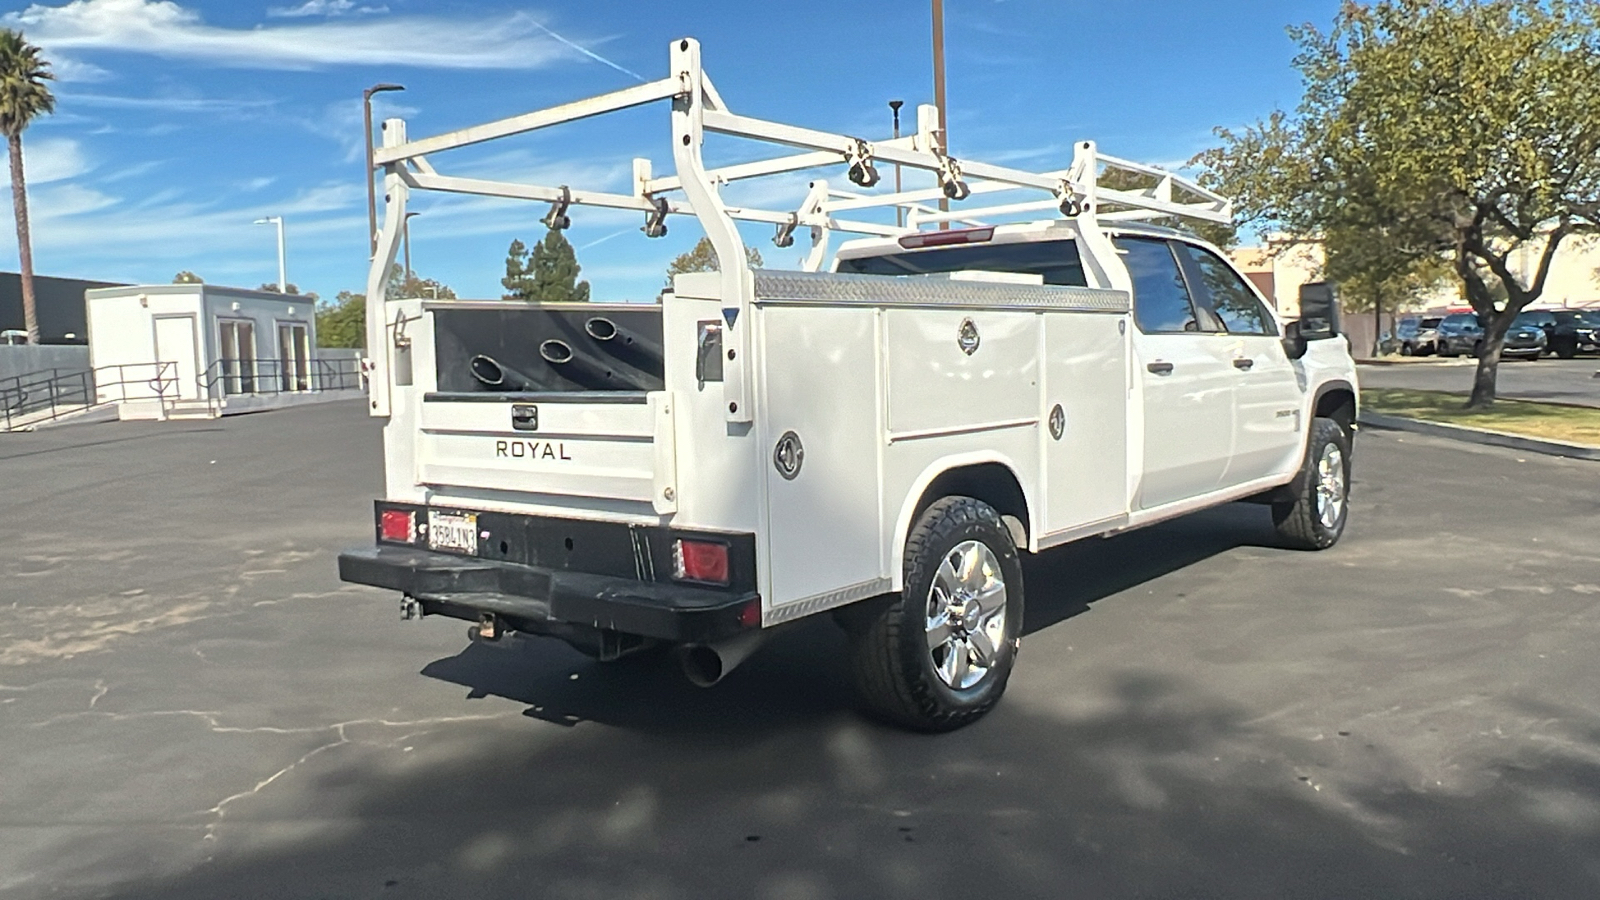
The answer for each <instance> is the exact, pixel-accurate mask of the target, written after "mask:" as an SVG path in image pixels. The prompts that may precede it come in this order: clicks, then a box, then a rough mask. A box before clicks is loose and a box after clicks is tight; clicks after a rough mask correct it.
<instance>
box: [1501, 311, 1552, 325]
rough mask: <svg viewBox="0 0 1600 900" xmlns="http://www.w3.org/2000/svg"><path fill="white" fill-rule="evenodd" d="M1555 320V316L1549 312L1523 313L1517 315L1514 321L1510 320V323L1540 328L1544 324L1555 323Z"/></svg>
mask: <svg viewBox="0 0 1600 900" xmlns="http://www.w3.org/2000/svg"><path fill="white" fill-rule="evenodd" d="M1555 321H1556V317H1555V316H1552V315H1550V314H1549V313H1523V314H1522V315H1520V316H1517V318H1516V321H1514V322H1512V323H1511V324H1513V325H1519V326H1522V327H1524V328H1526V327H1530V326H1531V327H1535V328H1542V327H1544V326H1545V325H1553V324H1555Z"/></svg>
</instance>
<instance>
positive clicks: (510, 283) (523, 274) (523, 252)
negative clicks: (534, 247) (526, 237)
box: [500, 238, 534, 300]
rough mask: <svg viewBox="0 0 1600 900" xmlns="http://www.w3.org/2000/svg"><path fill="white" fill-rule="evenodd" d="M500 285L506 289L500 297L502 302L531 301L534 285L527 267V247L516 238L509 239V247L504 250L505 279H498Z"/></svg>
mask: <svg viewBox="0 0 1600 900" xmlns="http://www.w3.org/2000/svg"><path fill="white" fill-rule="evenodd" d="M500 284H501V286H502V287H504V288H505V289H506V292H505V293H504V294H501V295H500V299H502V300H531V299H533V293H534V283H533V274H532V272H531V271H530V270H529V266H528V245H526V244H524V243H523V242H522V241H519V240H517V239H516V238H512V239H511V246H510V248H508V249H507V250H506V277H504V278H502V279H500Z"/></svg>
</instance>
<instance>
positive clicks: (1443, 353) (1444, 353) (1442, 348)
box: [1439, 341, 1455, 357]
mask: <svg viewBox="0 0 1600 900" xmlns="http://www.w3.org/2000/svg"><path fill="white" fill-rule="evenodd" d="M1439 356H1440V357H1453V356H1455V353H1453V352H1451V350H1450V345H1449V344H1446V343H1445V342H1444V341H1440V342H1439Z"/></svg>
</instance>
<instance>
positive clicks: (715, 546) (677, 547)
mask: <svg viewBox="0 0 1600 900" xmlns="http://www.w3.org/2000/svg"><path fill="white" fill-rule="evenodd" d="M672 577H673V578H676V579H677V580H679V581H699V582H703V583H705V584H727V583H728V545H727V544H719V543H716V542H714V541H691V540H685V539H683V538H679V539H678V540H675V541H673V542H672Z"/></svg>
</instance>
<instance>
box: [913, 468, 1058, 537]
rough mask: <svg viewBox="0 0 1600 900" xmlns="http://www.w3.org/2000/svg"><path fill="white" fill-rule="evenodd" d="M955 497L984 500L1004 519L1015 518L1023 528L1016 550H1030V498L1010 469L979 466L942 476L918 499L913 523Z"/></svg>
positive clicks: (946, 473) (953, 471) (949, 472)
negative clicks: (937, 502)
mask: <svg viewBox="0 0 1600 900" xmlns="http://www.w3.org/2000/svg"><path fill="white" fill-rule="evenodd" d="M952 496H957V497H971V498H973V499H974V500H982V501H983V502H984V503H987V504H989V505H990V506H992V507H994V509H995V512H998V513H999V514H1000V515H1001V516H1002V517H1010V518H1014V519H1016V520H1017V522H1019V523H1021V525H1022V540H1019V541H1017V542H1016V543H1017V549H1019V550H1026V549H1027V547H1028V541H1027V536H1028V534H1029V533H1030V528H1031V527H1032V525H1031V523H1030V522H1029V520H1028V498H1027V496H1026V495H1025V494H1023V492H1022V485H1021V484H1019V483H1018V482H1017V476H1016V475H1014V474H1012V472H1011V470H1010V469H1008V468H1006V467H1005V466H1004V465H1002V464H1000V463H980V464H978V465H973V466H962V467H961V468H959V469H950V470H949V471H946V472H942V473H940V475H939V477H937V478H935V479H934V480H933V481H932V482H930V483H929V484H928V488H927V490H924V491H923V492H922V497H921V498H919V499H918V500H917V508H916V510H915V511H914V512H913V513H912V514H911V521H912V523H915V522H916V521H917V519H919V518H921V517H922V513H923V511H924V510H926V509H927V508H928V507H930V506H932V505H933V504H934V502H935V501H937V500H938V499H939V498H941V497H952ZM1012 537H1013V538H1015V537H1016V535H1015V534H1013V535H1012Z"/></svg>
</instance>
